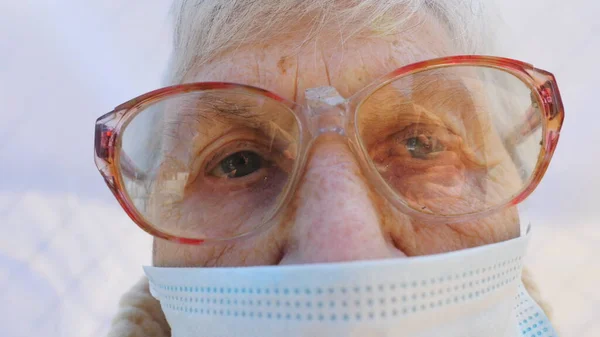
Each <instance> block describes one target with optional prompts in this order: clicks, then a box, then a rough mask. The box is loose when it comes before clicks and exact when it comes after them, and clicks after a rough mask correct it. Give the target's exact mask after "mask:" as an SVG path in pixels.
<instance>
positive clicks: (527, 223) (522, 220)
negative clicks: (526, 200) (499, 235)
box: [517, 203, 531, 237]
mask: <svg viewBox="0 0 600 337" xmlns="http://www.w3.org/2000/svg"><path fill="white" fill-rule="evenodd" d="M523 208H524V207H523V203H521V204H519V205H517V212H519V229H520V233H521V234H520V237H523V236H527V235H529V232H531V220H530V219H529V217H528V216H527V212H526V211H525V210H524V209H523Z"/></svg>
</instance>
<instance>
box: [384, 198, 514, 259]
mask: <svg viewBox="0 0 600 337" xmlns="http://www.w3.org/2000/svg"><path fill="white" fill-rule="evenodd" d="M376 204H377V205H379V212H380V214H381V219H382V225H383V227H384V230H385V232H387V233H389V235H390V237H391V238H392V241H393V242H394V244H395V246H396V247H397V248H398V249H400V250H402V251H403V252H405V253H406V255H407V256H420V255H431V254H440V253H445V252H451V251H456V250H460V249H466V248H472V247H477V246H482V245H486V244H491V243H497V242H502V241H506V240H510V239H513V238H516V237H518V236H519V235H520V224H519V217H518V213H517V210H516V208H514V207H512V208H508V209H506V210H504V211H501V212H498V213H496V214H493V215H491V216H487V217H485V218H482V219H477V220H473V221H468V222H464V223H457V224H445V223H438V224H431V223H426V222H422V221H419V220H416V219H414V218H410V217H409V216H407V215H405V214H403V213H401V212H399V211H397V210H396V209H394V208H393V207H392V206H391V205H389V204H388V203H387V202H385V201H383V200H381V199H380V198H379V202H377V203H376Z"/></svg>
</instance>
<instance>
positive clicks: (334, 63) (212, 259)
mask: <svg viewBox="0 0 600 337" xmlns="http://www.w3.org/2000/svg"><path fill="white" fill-rule="evenodd" d="M301 39H302V36H301V35H298V36H295V35H290V36H288V37H287V38H285V39H282V40H279V41H270V42H269V43H268V44H264V45H259V46H245V47H242V48H239V49H237V50H236V51H235V52H229V53H226V54H225V55H222V56H221V57H219V58H218V59H217V61H214V62H211V63H210V64H207V65H204V66H202V67H196V68H194V69H192V70H191V71H190V72H189V73H188V74H187V75H186V78H185V79H184V81H185V82H200V81H224V82H236V83H241V84H248V85H252V86H257V87H261V88H264V89H267V90H270V91H272V92H275V93H277V94H278V95H280V96H282V97H284V98H286V99H289V100H293V101H296V102H298V103H300V104H302V103H304V91H305V89H307V88H314V87H319V86H333V87H335V88H336V89H337V91H338V92H339V93H340V94H341V95H342V96H344V97H350V96H351V95H352V94H353V93H355V92H357V91H359V90H360V89H362V88H363V87H364V86H365V85H367V84H370V83H371V82H372V81H374V80H375V79H377V78H378V77H380V76H382V75H385V74H387V73H389V72H391V71H393V70H395V69H397V68H399V67H401V66H403V65H406V64H409V63H412V62H415V61H418V60H424V59H430V58H435V57H439V56H445V55H449V54H453V53H454V52H453V50H452V48H451V46H450V44H449V42H448V41H449V38H448V37H447V34H446V32H445V28H444V27H442V26H440V25H439V24H437V23H435V21H434V20H432V19H429V20H428V21H426V22H425V23H424V25H423V26H422V27H421V29H420V30H419V31H418V32H410V33H402V34H398V35H397V36H391V37H385V38H382V37H372V38H364V37H356V38H352V39H349V40H348V41H346V42H345V43H344V44H343V45H340V44H339V43H337V40H339V38H336V39H337V40H336V39H333V38H332V39H328V38H322V39H319V40H318V41H312V42H309V43H306V44H305V45H303V46H302V48H300V49H299V50H298V49H297V48H296V47H297V46H298V45H299V44H300V42H301ZM377 151H378V148H377V144H375V145H374V147H373V153H374V154H373V156H377ZM461 165H462V164H461ZM461 165H455V167H459V168H460V167H463V166H461ZM453 169H455V170H458V169H456V168H453ZM397 177H399V178H398V179H402V177H403V175H402V174H398V175H397ZM439 177H441V178H442V180H444V179H457V180H458V181H462V180H464V178H463V177H462V176H461V172H460V170H458V171H456V172H454V173H452V172H450V173H448V172H442V174H441V175H440V176H439ZM397 183H398V184H399V185H401V186H407V185H403V183H402V182H401V181H400V182H397ZM494 188H503V187H502V186H501V185H497V186H495V187H494ZM459 195H460V194H459ZM186 219H187V220H189V221H193V219H191V218H190V217H189V216H188V217H187V218H186ZM277 222H278V223H277V224H275V225H273V226H271V227H270V228H269V229H267V230H265V231H262V232H260V233H258V234H256V235H253V236H250V237H247V238H244V239H242V240H236V241H230V242H216V243H205V244H202V245H198V246H190V245H182V244H177V243H173V242H168V241H165V240H162V239H158V238H156V239H155V241H154V255H153V262H154V265H156V266H171V267H182V266H190V267H191V266H194V267H217V266H220V267H221V266H251V265H273V264H300V263H317V262H335V261H350V260H364V259H382V258H393V257H406V256H416V255H427V254H435V253H441V252H448V251H453V250H458V249H463V248H468V247H474V246H479V245H485V244H489V243H494V242H499V241H503V240H508V239H511V238H514V237H516V236H518V235H519V225H518V216H517V212H516V209H514V208H509V209H507V210H504V211H502V212H501V213H497V214H495V215H494V216H489V217H486V218H483V219H478V220H475V221H470V222H466V223H457V224H439V223H437V224H429V223H424V222H423V221H417V220H415V219H413V218H411V217H408V216H407V215H405V214H403V213H401V212H400V211H399V210H397V209H396V208H394V207H393V206H392V205H391V204H390V203H389V202H388V201H387V200H386V199H385V198H384V197H383V196H382V195H380V193H377V191H376V190H375V188H374V186H373V184H372V182H370V181H369V180H368V179H367V178H366V176H365V174H364V172H363V171H362V169H361V167H360V165H359V164H358V162H357V159H356V158H355V156H354V153H353V152H352V151H351V150H350V148H349V146H348V143H347V141H346V140H345V139H344V138H343V137H341V136H339V135H336V134H331V133H330V134H323V135H321V136H320V137H318V138H317V140H316V142H315V143H314V145H313V146H312V148H311V151H310V153H309V156H308V159H307V162H306V167H305V169H304V171H303V172H302V175H301V177H300V180H299V183H298V185H297V187H296V189H295V191H294V194H293V197H292V199H291V201H290V203H289V204H288V205H287V206H286V208H285V209H284V210H283V211H282V212H281V216H280V217H279V218H278V221H277Z"/></svg>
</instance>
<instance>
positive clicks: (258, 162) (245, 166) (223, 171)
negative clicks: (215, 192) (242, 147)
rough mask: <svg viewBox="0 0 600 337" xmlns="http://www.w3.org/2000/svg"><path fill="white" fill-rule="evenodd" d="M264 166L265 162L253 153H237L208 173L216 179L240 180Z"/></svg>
mask: <svg viewBox="0 0 600 337" xmlns="http://www.w3.org/2000/svg"><path fill="white" fill-rule="evenodd" d="M265 166H266V162H265V160H264V159H263V158H262V157H261V156H260V155H258V154H257V153H255V152H252V151H239V152H236V153H233V154H231V155H229V156H227V157H225V158H224V159H223V160H221V161H220V162H219V163H218V164H217V166H216V167H215V168H214V169H213V170H212V171H211V172H210V174H211V175H213V176H216V177H227V178H240V177H244V176H247V175H250V174H252V173H254V172H256V171H258V170H260V169H261V168H263V167H265Z"/></svg>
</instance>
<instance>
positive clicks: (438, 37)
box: [183, 13, 456, 104]
mask: <svg viewBox="0 0 600 337" xmlns="http://www.w3.org/2000/svg"><path fill="white" fill-rule="evenodd" d="M417 16H418V17H415V20H419V21H420V23H419V25H418V29H407V30H405V31H402V32H398V33H394V34H390V35H386V36H377V35H373V36H364V35H361V36H356V37H353V38H348V39H345V40H341V39H340V37H339V36H336V37H328V36H327V35H324V36H322V37H321V38H316V39H314V40H311V41H303V40H302V37H303V35H302V34H298V35H294V34H290V35H288V36H287V37H285V38H278V39H274V40H271V41H268V42H267V43H262V44H260V45H252V44H250V45H246V46H242V47H239V48H237V49H235V50H233V51H230V52H228V53H225V54H224V55H221V57H218V58H215V60H214V61H213V62H210V63H208V64H206V65H203V66H193V67H191V70H190V71H188V73H187V74H186V76H185V77H184V80H183V81H184V82H203V81H221V82H234V83H240V84H246V85H252V86H257V87H260V88H263V89H266V90H269V91H272V92H274V93H276V94H278V95H280V96H282V97H284V98H286V99H288V100H292V101H296V102H298V103H301V104H302V103H304V99H305V98H304V92H305V90H306V89H308V88H314V87H321V86H332V87H335V88H336V90H337V91H338V92H339V93H340V94H341V95H343V96H344V97H350V96H352V95H353V94H354V93H356V92H357V91H359V90H361V89H362V88H363V87H365V86H366V85H368V84H370V83H372V82H373V81H375V80H376V79H378V78H380V77H381V76H384V75H386V74H388V73H390V72H392V71H394V70H396V69H398V68H400V67H402V66H405V65H408V64H411V63H414V62H418V61H422V60H427V59H432V58H436V57H441V56H448V55H452V54H455V53H456V50H455V49H454V48H453V41H452V40H451V39H450V36H449V34H448V32H447V28H446V26H445V25H444V24H442V23H440V22H439V21H438V20H437V19H436V18H434V17H433V16H430V15H429V14H427V13H422V14H419V15H417Z"/></svg>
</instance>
